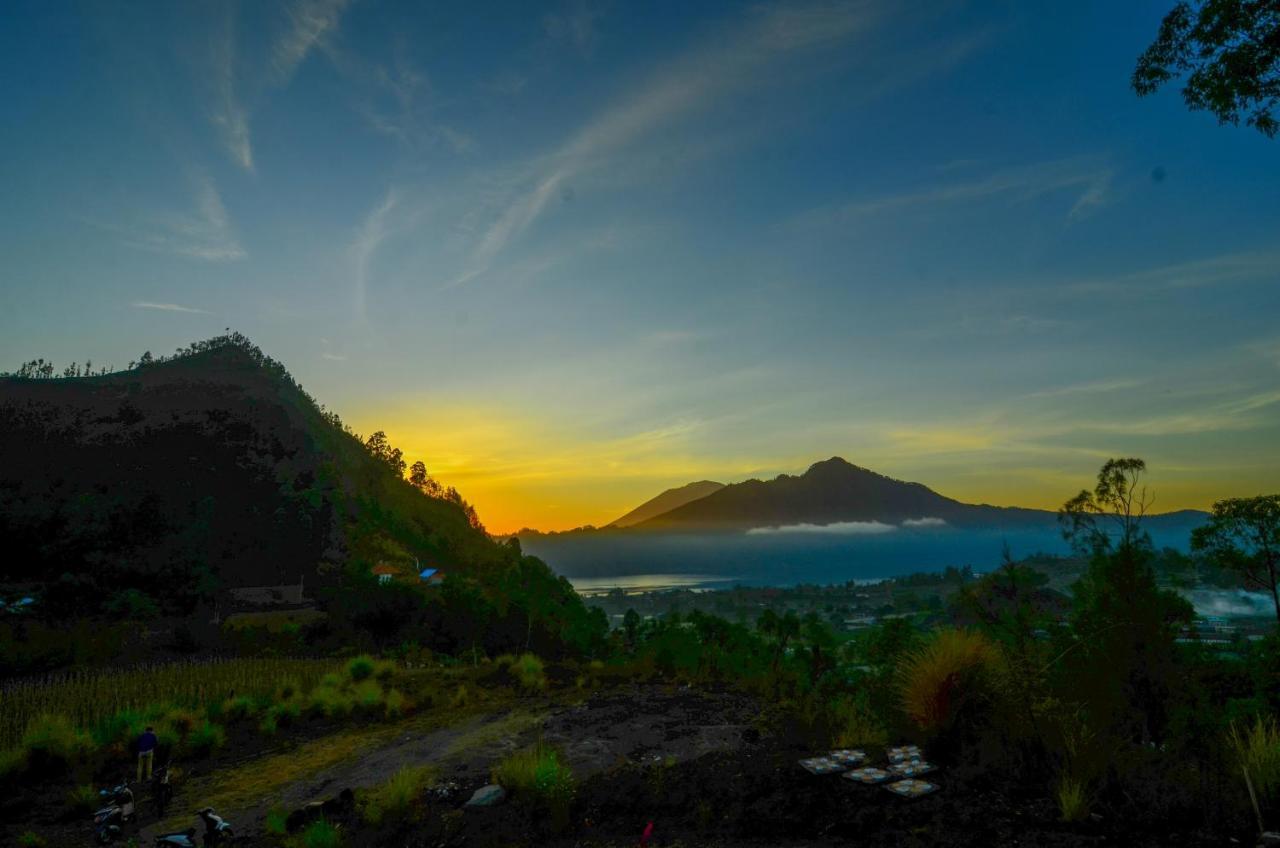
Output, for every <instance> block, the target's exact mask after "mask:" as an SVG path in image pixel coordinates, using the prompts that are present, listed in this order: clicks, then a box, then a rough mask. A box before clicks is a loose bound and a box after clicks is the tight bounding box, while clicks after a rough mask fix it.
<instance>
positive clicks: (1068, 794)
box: [1053, 777, 1089, 822]
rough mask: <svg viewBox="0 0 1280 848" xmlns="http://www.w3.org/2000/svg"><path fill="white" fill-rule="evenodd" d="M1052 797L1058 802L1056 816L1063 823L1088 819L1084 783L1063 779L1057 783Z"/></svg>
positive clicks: (1087, 804)
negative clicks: (1058, 816)
mask: <svg viewBox="0 0 1280 848" xmlns="http://www.w3.org/2000/svg"><path fill="white" fill-rule="evenodd" d="M1053 796H1054V800H1055V801H1057V802H1058V815H1060V816H1061V817H1062V820H1063V821H1064V822H1078V821H1084V819H1085V818H1087V817H1088V815H1089V796H1088V794H1087V792H1086V789H1085V785H1084V781H1081V780H1076V779H1075V778H1071V777H1064V778H1062V780H1060V781H1058V785H1057V787H1056V788H1055V789H1054V793H1053Z"/></svg>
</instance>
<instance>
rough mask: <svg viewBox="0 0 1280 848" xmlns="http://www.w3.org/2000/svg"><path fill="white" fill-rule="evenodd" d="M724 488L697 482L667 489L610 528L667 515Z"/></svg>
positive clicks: (710, 482) (720, 484) (611, 524)
mask: <svg viewBox="0 0 1280 848" xmlns="http://www.w3.org/2000/svg"><path fill="white" fill-rule="evenodd" d="M723 488H724V483H717V482H715V481H714V480H699V481H697V482H696V483H686V484H685V485H683V486H678V487H676V488H674V489H667V490H666V491H665V492H663V493H662V494H660V495H658V496H657V497H656V498H650V499H649V500H647V501H645V502H644V503H642V504H640V506H638V507H636V508H635V509H633V510H631V511H630V512H628V513H627V514H626V515H624V516H622V517H621V518H619V519H617V520H616V521H612V522H610V523H609V525H608V526H610V527H630V526H632V525H633V524H640V523H641V522H644V521H648V520H649V519H651V518H656V517H657V516H659V515H663V514H664V513H668V512H670V511H671V510H673V509H676V508H677V507H681V506H684V505H685V504H687V503H690V502H691V501H696V500H699V499H701V498H705V497H706V496H707V495H710V494H713V493H714V492H718V491H719V490H721V489H723Z"/></svg>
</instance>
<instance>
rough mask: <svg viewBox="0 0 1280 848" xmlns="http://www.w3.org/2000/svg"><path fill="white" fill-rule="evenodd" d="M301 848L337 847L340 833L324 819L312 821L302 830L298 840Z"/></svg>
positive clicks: (340, 837) (340, 842)
mask: <svg viewBox="0 0 1280 848" xmlns="http://www.w3.org/2000/svg"><path fill="white" fill-rule="evenodd" d="M299 842H300V843H301V844H302V846H303V848H338V846H339V845H341V844H342V833H341V832H339V830H338V829H337V828H336V827H334V826H333V825H331V824H329V823H328V822H327V821H325V820H324V819H321V820H320V821H314V822H312V823H311V824H309V825H307V829H306V830H304V831H302V837H301V839H300V840H299Z"/></svg>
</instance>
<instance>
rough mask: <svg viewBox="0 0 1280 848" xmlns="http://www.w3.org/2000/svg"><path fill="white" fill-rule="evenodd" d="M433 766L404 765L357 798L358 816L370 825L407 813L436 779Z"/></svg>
mask: <svg viewBox="0 0 1280 848" xmlns="http://www.w3.org/2000/svg"><path fill="white" fill-rule="evenodd" d="M436 773H437V772H436V769H435V768H434V767H433V766H429V765H428V766H404V767H402V768H401V769H400V770H399V771H397V772H396V773H395V774H393V775H392V776H391V778H390V779H389V780H387V781H385V782H384V783H382V784H380V785H378V786H376V787H374V788H373V789H370V790H369V791H368V792H367V793H365V794H364V796H363V797H362V798H361V799H360V816H361V818H363V819H364V820H365V821H367V822H369V823H370V824H375V825H376V824H378V823H380V822H382V821H383V820H385V819H388V818H398V817H402V816H404V815H406V814H407V813H408V812H409V811H410V810H411V809H412V808H413V804H414V802H415V801H417V800H418V797H419V796H421V795H422V793H423V792H424V791H426V789H427V787H428V786H430V785H431V782H432V781H433V780H435V777H436Z"/></svg>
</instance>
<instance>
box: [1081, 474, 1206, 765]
mask: <svg viewBox="0 0 1280 848" xmlns="http://www.w3.org/2000/svg"><path fill="white" fill-rule="evenodd" d="M1146 467H1147V466H1146V463H1145V462H1143V461H1142V460H1141V459H1111V460H1108V461H1107V462H1106V464H1105V465H1103V466H1102V470H1101V471H1099V472H1098V482H1097V485H1096V486H1095V487H1094V490H1093V491H1092V492H1088V491H1082V492H1081V493H1080V494H1078V495H1076V496H1075V497H1074V498H1072V499H1071V500H1069V501H1067V502H1066V504H1064V505H1063V507H1062V511H1061V512H1060V513H1059V518H1060V520H1061V521H1062V523H1063V526H1064V528H1065V529H1064V535H1065V536H1067V538H1069V539H1071V540H1072V541H1073V542H1075V543H1076V544H1078V545H1079V544H1080V543H1081V541H1082V540H1083V541H1085V542H1087V544H1088V546H1089V547H1091V548H1092V550H1093V557H1092V559H1091V560H1090V562H1089V566H1088V568H1087V569H1086V570H1085V573H1084V575H1083V576H1082V577H1081V578H1080V580H1079V581H1077V582H1076V584H1075V586H1073V587H1072V614H1071V627H1072V630H1073V632H1074V636H1075V639H1076V641H1075V643H1074V644H1073V645H1072V647H1071V648H1069V649H1068V651H1067V652H1064V654H1063V655H1062V656H1070V658H1071V660H1072V665H1073V666H1074V669H1073V671H1074V678H1075V679H1074V681H1073V685H1072V686H1071V687H1070V690H1071V691H1073V692H1074V693H1076V695H1077V697H1080V698H1081V699H1082V700H1083V702H1084V703H1085V705H1086V707H1087V711H1088V712H1089V713H1090V715H1091V717H1092V719H1093V721H1094V724H1095V726H1096V727H1097V728H1099V729H1101V728H1107V729H1108V731H1109V732H1112V733H1115V734H1116V735H1117V736H1118V737H1119V738H1120V739H1125V738H1128V739H1130V740H1132V739H1141V740H1142V741H1144V742H1155V741H1159V739H1160V738H1161V735H1162V733H1163V731H1164V727H1165V725H1166V724H1167V722H1168V713H1167V706H1168V703H1169V700H1170V696H1171V694H1172V693H1173V691H1174V689H1175V684H1176V681H1175V677H1176V675H1177V668H1176V655H1175V647H1176V646H1175V644H1174V638H1175V637H1176V635H1177V633H1178V629H1179V627H1180V626H1181V625H1183V624H1186V623H1188V622H1189V621H1190V620H1191V614H1192V611H1191V605H1190V604H1188V603H1187V602H1186V601H1185V600H1184V599H1183V598H1182V597H1181V596H1180V595H1178V594H1177V593H1176V592H1171V591H1163V590H1161V589H1160V588H1159V587H1158V586H1157V585H1156V579H1155V570H1154V569H1153V568H1152V566H1151V561H1152V558H1153V551H1152V549H1151V542H1150V537H1149V536H1148V535H1147V534H1146V533H1145V532H1144V531H1143V530H1142V518H1143V516H1144V515H1145V514H1146V511H1147V509H1148V508H1149V507H1150V505H1151V503H1152V501H1153V499H1152V498H1151V497H1150V496H1149V495H1148V493H1147V489H1146V487H1145V486H1142V485H1140V481H1141V476H1142V474H1143V472H1145V471H1146ZM1109 531H1111V532H1116V533H1118V536H1119V543H1118V544H1117V545H1114V546H1113V545H1112V540H1111V532H1109Z"/></svg>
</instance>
